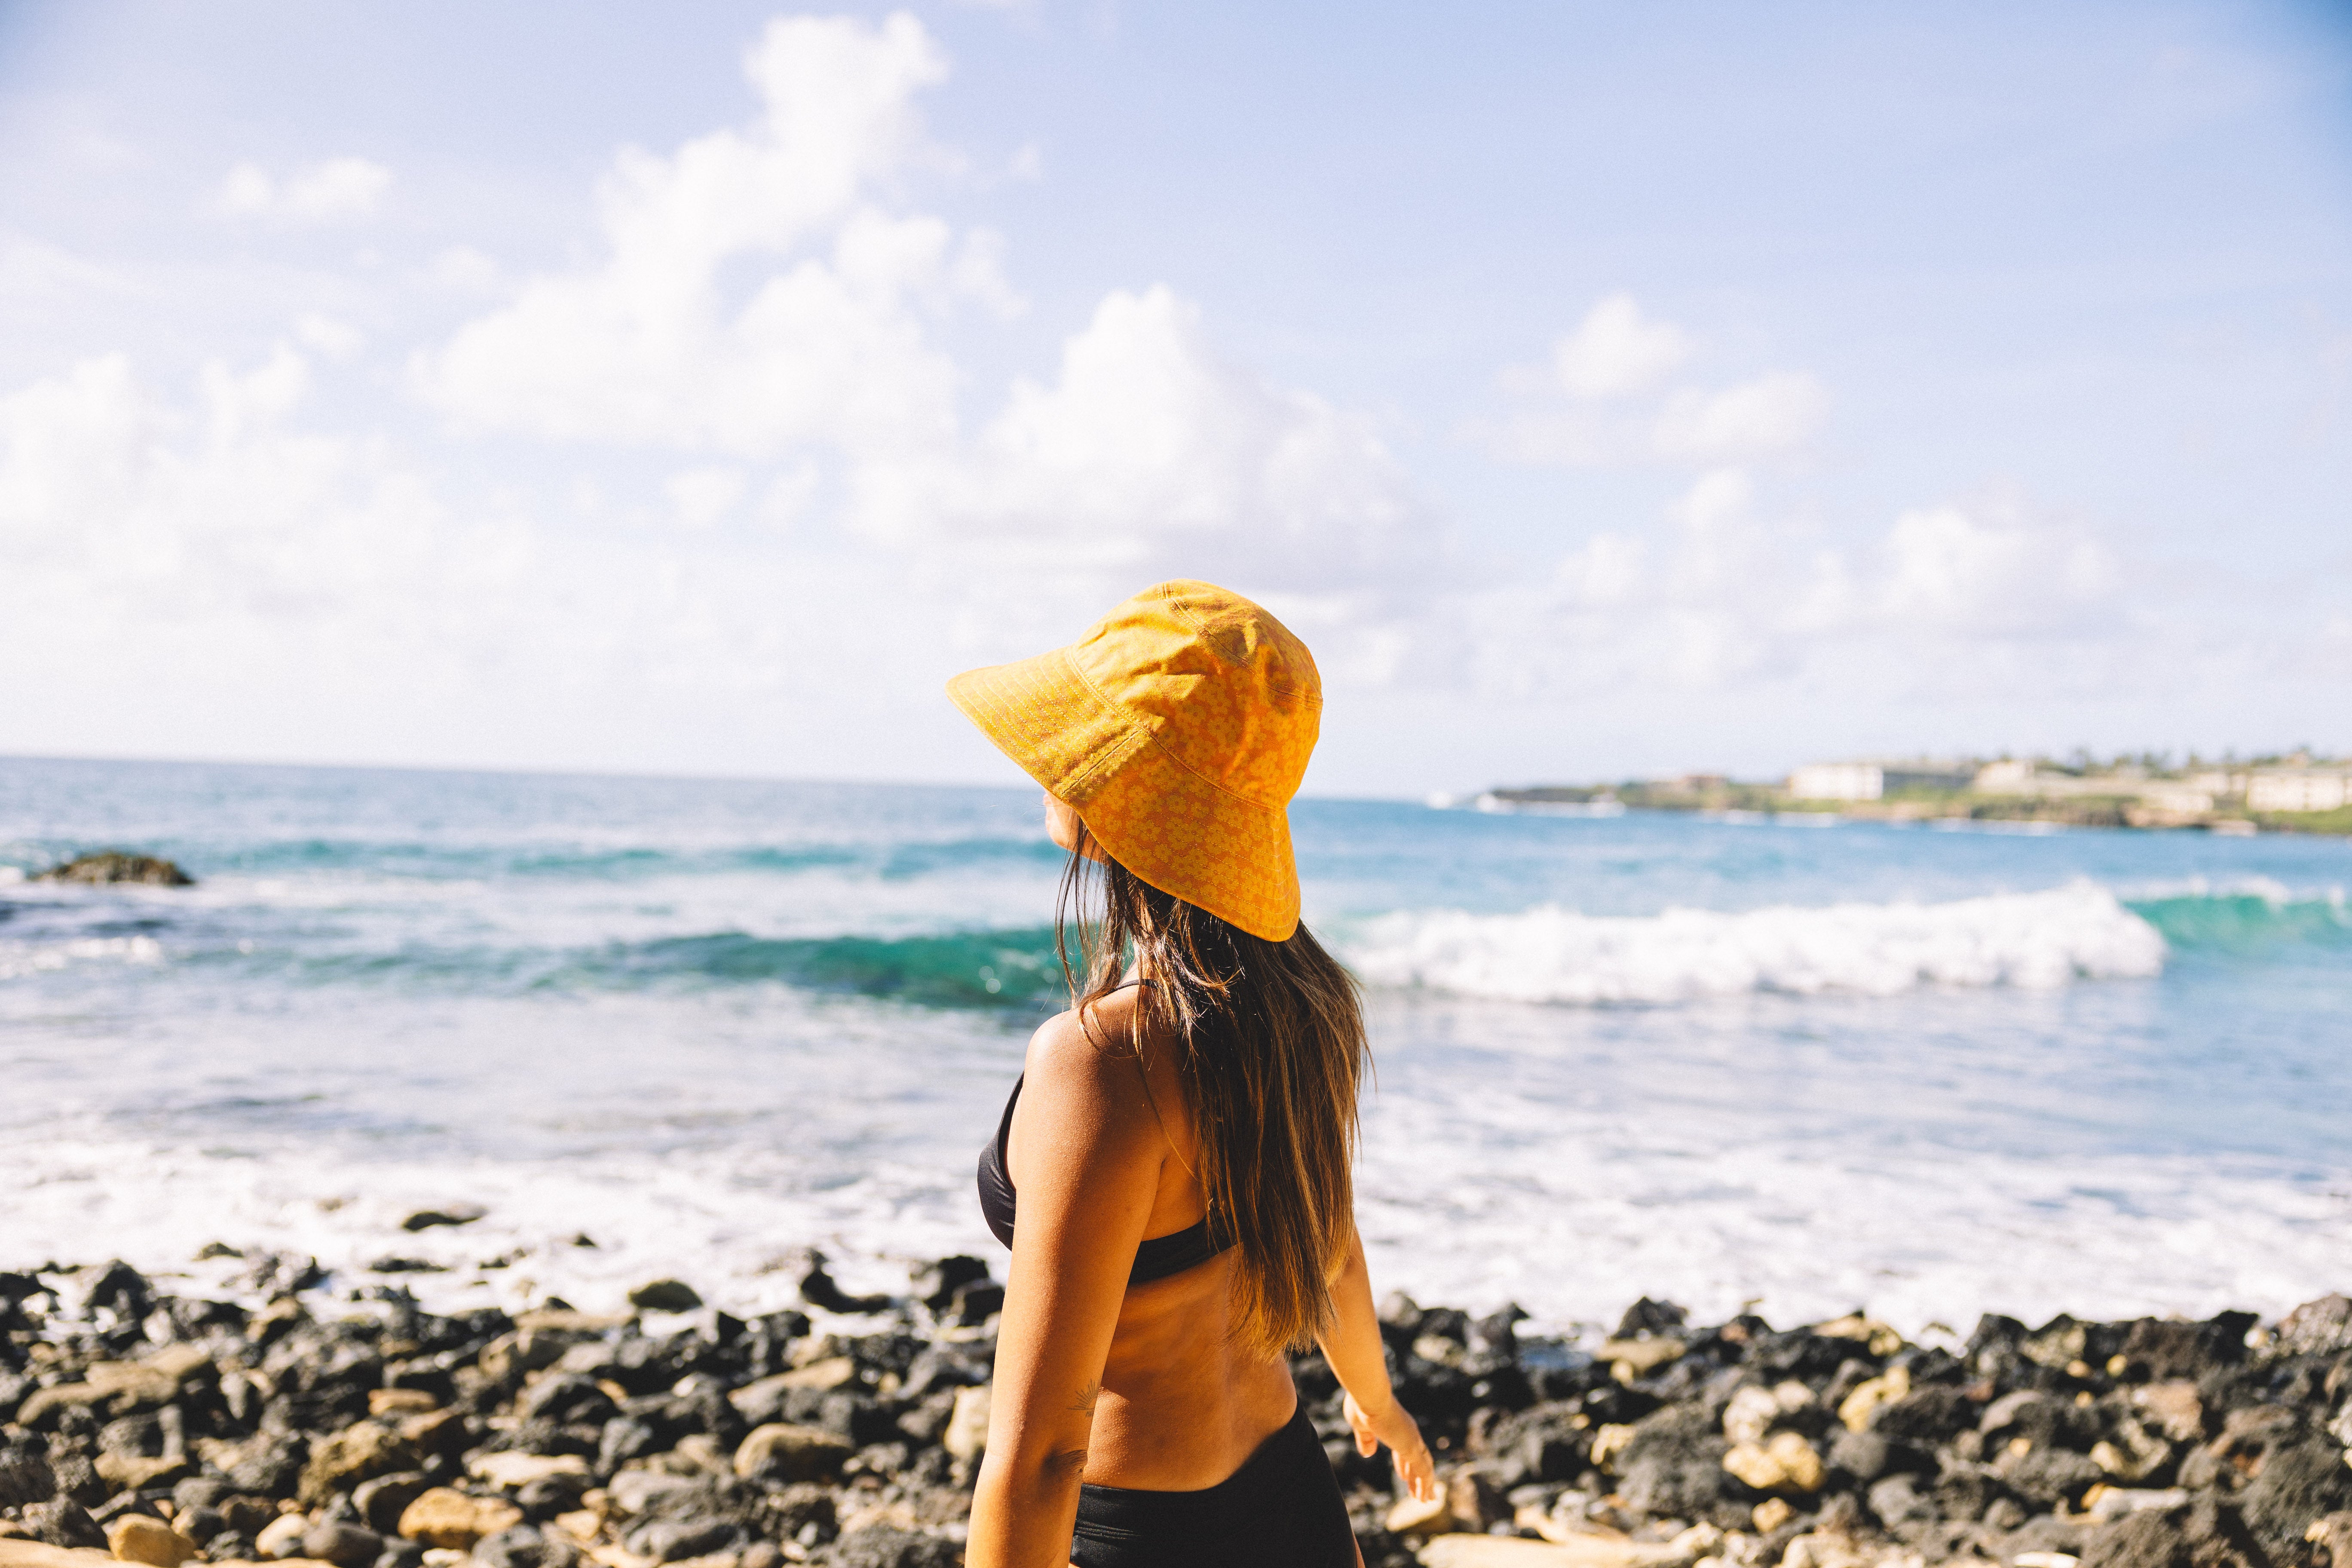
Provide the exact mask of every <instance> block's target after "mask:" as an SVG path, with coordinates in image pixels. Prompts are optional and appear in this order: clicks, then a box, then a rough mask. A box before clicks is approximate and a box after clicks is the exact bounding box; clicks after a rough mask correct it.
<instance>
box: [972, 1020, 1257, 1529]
mask: <svg viewBox="0 0 2352 1568" xmlns="http://www.w3.org/2000/svg"><path fill="white" fill-rule="evenodd" d="M1137 1011H1138V996H1137V993H1136V992H1135V991H1134V990H1132V989H1130V990H1126V991H1121V992H1118V993H1116V994H1113V995H1112V996H1110V997H1108V998H1106V999H1105V1000H1104V1001H1103V1002H1102V1003H1100V1004H1098V1005H1097V1006H1096V1007H1095V1008H1094V1009H1093V1010H1092V1012H1091V1014H1090V1016H1089V1021H1090V1023H1091V1025H1092V1027H1091V1029H1082V1028H1081V1027H1080V1026H1079V1024H1078V1021H1077V1018H1076V1015H1073V1014H1065V1015H1063V1016H1061V1017H1059V1018H1056V1019H1055V1020H1053V1021H1052V1022H1050V1023H1049V1024H1047V1025H1046V1026H1045V1027H1043V1028H1041V1029H1039V1030H1038V1031H1037V1034H1036V1036H1035V1037H1034V1038H1033V1039H1032V1040H1031V1042H1030V1047H1029V1053H1028V1058H1027V1064H1026V1072H1027V1085H1028V1087H1027V1088H1026V1089H1024V1092H1023V1095H1022V1098H1021V1101H1020V1103H1019V1104H1018V1105H1017V1106H1016V1107H1015V1108H1014V1110H1013V1127H1012V1133H1011V1137H1010V1139H1009V1141H1008V1146H1007V1150H1006V1163H1007V1166H1008V1173H1009V1174H1010V1175H1011V1176H1012V1178H1013V1185H1014V1186H1015V1187H1016V1188H1017V1189H1018V1190H1019V1191H1020V1192H1021V1193H1022V1194H1023V1197H1022V1215H1021V1223H1022V1226H1023V1228H1024V1231H1025V1230H1026V1229H1027V1227H1028V1226H1030V1225H1031V1224H1032V1215H1033V1213H1034V1206H1033V1205H1042V1204H1044V1203H1045V1202H1048V1201H1050V1199H1049V1198H1048V1196H1047V1194H1050V1193H1051V1192H1053V1191H1055V1189H1056V1187H1057V1186H1059V1185H1062V1184H1070V1183H1073V1182H1075V1183H1076V1184H1078V1185H1080V1186H1081V1187H1086V1188H1095V1187H1099V1186H1102V1185H1106V1184H1121V1185H1124V1186H1126V1187H1127V1188H1128V1189H1129V1192H1128V1201H1127V1203H1126V1204H1125V1205H1121V1217H1125V1216H1126V1215H1138V1216H1139V1220H1140V1223H1139V1226H1137V1227H1136V1228H1135V1230H1134V1233H1133V1235H1131V1236H1128V1235H1109V1234H1101V1231H1102V1230H1103V1229H1104V1228H1106V1227H1101V1226H1073V1227H1069V1228H1068V1229H1067V1230H1066V1232H1065V1233H1063V1234H1064V1235H1065V1237H1066V1239H1065V1240H1064V1241H1063V1243H1062V1246H1060V1247H1055V1248H1054V1249H1053V1250H1054V1251H1055V1252H1059V1251H1061V1250H1062V1248H1063V1247H1066V1246H1070V1245H1075V1246H1076V1247H1082V1248H1085V1249H1087V1250H1089V1251H1100V1252H1107V1253H1108V1254H1110V1255H1112V1261H1114V1262H1115V1263H1116V1264H1117V1268H1118V1273H1119V1275H1120V1277H1121V1278H1122V1279H1123V1278H1124V1275H1125V1271H1126V1268H1127V1265H1128V1260H1129V1259H1130V1258H1132V1257H1133V1254H1134V1248H1135V1242H1136V1241H1138V1240H1140V1239H1142V1238H1144V1237H1162V1236H1168V1235H1171V1234H1172V1233H1174V1232H1178V1231H1181V1230H1183V1229H1185V1228H1186V1227H1187V1226H1192V1225H1194V1224H1196V1223H1198V1222H1199V1221H1200V1219H1201V1218H1202V1215H1203V1214H1204V1213H1205V1212H1206V1209H1205V1204H1204V1201H1203V1196H1202V1191H1201V1184H1200V1182H1199V1181H1198V1179H1197V1178H1196V1177H1195V1176H1194V1174H1193V1171H1194V1169H1195V1168H1196V1167H1197V1165H1198V1163H1199V1162H1198V1158H1197V1149H1198V1137H1197V1134H1196V1133H1195V1131H1194V1129H1193V1125H1192V1113H1191V1110H1190V1108H1189V1106H1188V1105H1187V1104H1186V1102H1185V1097H1184V1092H1183V1086H1182V1083H1181V1079H1180V1078H1179V1076H1178V1073H1177V1070H1176V1065H1175V1060H1174V1049H1175V1048H1174V1046H1173V1044H1172V1042H1171V1041H1169V1040H1168V1039H1166V1038H1164V1037H1156V1035H1155V1032H1154V1031H1151V1030H1150V1029H1147V1030H1145V1031H1144V1033H1143V1036H1142V1038H1141V1040H1140V1043H1139V1047H1138V1046H1136V1045H1134V1044H1131V1043H1130V1042H1133V1041H1135V1039H1136V1035H1135V1024H1136V1015H1137ZM1089 1035H1091V1038H1089ZM1074 1099H1075V1100H1080V1101H1083V1102H1085V1103H1086V1105H1087V1112H1088V1114H1087V1115H1086V1116H1085V1117H1084V1118H1083V1120H1084V1121H1087V1122H1090V1123H1091V1122H1097V1121H1099V1122H1101V1123H1103V1124H1104V1125H1102V1126H1100V1127H1099V1128H1097V1127H1094V1126H1081V1127H1077V1128H1073V1127H1072V1126H1071V1125H1070V1124H1069V1123H1070V1120H1071V1119H1070V1118H1069V1117H1068V1116H1067V1115H1066V1114H1057V1112H1066V1110H1067V1108H1068V1106H1069V1103H1070V1101H1071V1100H1074ZM1089 1133H1098V1134H1100V1135H1097V1136H1088V1134H1089ZM1030 1194H1036V1196H1035V1197H1032V1196H1031V1195H1030ZM1036 1218H1037V1219H1038V1220H1040V1221H1044V1220H1045V1218H1046V1216H1045V1215H1042V1214H1039V1215H1036ZM1057 1228H1058V1227H1057ZM1118 1229H1120V1230H1122V1231H1124V1230H1125V1229H1126V1226H1118ZM1026 1250H1027V1249H1026V1248H1024V1247H1020V1246H1018V1245H1016V1247H1015V1249H1014V1258H1013V1275H1012V1280H1011V1285H1012V1289H1013V1291H1015V1292H1019V1291H1022V1290H1024V1289H1026V1288H1027V1286H1028V1284H1029V1281H1028V1280H1027V1279H1024V1273H1025V1272H1026V1270H1027V1269H1028V1268H1030V1267H1031V1266H1032V1265H1033V1264H1037V1263H1042V1264H1044V1265H1045V1268H1049V1269H1054V1270H1055V1271H1056V1272H1059V1271H1060V1270H1061V1267H1062V1266H1063V1265H1065V1264H1066V1262H1068V1261H1069V1260H1067V1259H1063V1258H1024V1252H1025V1251H1026ZM1237 1260H1238V1255H1237V1254H1236V1253H1235V1252H1234V1251H1232V1250H1230V1249H1229V1250H1227V1251H1224V1252H1221V1253H1219V1254H1218V1255H1217V1256H1216V1257H1214V1258H1211V1259H1210V1260H1209V1261H1208V1262H1206V1263H1203V1264H1201V1265H1199V1266H1197V1267H1195V1268H1189V1269H1186V1270H1185V1271H1183V1272H1182V1273H1181V1274H1175V1275H1171V1276H1170V1277H1168V1278H1166V1279H1156V1280H1152V1281H1150V1282H1149V1283H1146V1284H1139V1285H1131V1286H1127V1287H1126V1288H1125V1289H1124V1291H1123V1294H1122V1295H1121V1297H1120V1299H1119V1300H1118V1302H1117V1304H1116V1307H1115V1309H1114V1314H1115V1315H1114V1320H1113V1323H1112V1326H1111V1332H1110V1341H1109V1346H1108V1353H1107V1354H1106V1355H1105V1356H1104V1358H1103V1361H1102V1363H1101V1367H1102V1371H1101V1377H1100V1387H1099V1390H1098V1391H1097V1401H1096V1404H1095V1405H1094V1412H1093V1423H1092V1429H1091V1435H1090V1437H1089V1439H1088V1442H1087V1448H1086V1453H1085V1468H1084V1472H1083V1479H1085V1480H1087V1481H1088V1482H1090V1483H1093V1484H1095V1485H1097V1486H1111V1487H1122V1488H1129V1489H1139V1490H1150V1491H1192V1490H1197V1489H1202V1488H1204V1487H1212V1486H1214V1485H1216V1484H1217V1483H1218V1482H1220V1481H1222V1480H1223V1479H1226V1478H1227V1477H1228V1476H1231V1475H1232V1474H1233V1473H1234V1471H1235V1470H1237V1469H1238V1468H1241V1466H1242V1463H1243V1462H1244V1460H1245V1459H1247V1458H1249V1457H1250V1455H1251V1454H1252V1453H1253V1452H1254V1451H1255V1449H1256V1448H1257V1447H1258V1446H1259V1445H1260V1444H1261V1443H1263V1442H1264V1441H1265V1438H1266V1437H1267V1436H1269V1435H1270V1434H1272V1433H1273V1432H1275V1431H1276V1429H1277V1428H1279V1427H1280V1426H1282V1425H1283V1423H1284V1422H1286V1421H1287V1420H1288V1419H1289V1418H1290V1415H1291V1411H1292V1408H1293V1406H1294V1405H1295V1404H1296V1394H1295V1393H1294V1391H1293V1388H1292V1385H1291V1381H1290V1374H1289V1372H1288V1370H1287V1369H1286V1368H1285V1367H1284V1366H1283V1365H1282V1364H1281V1363H1278V1362H1275V1361H1270V1360H1263V1359H1258V1358H1255V1357H1252V1356H1250V1355H1248V1354H1247V1352H1243V1351H1242V1350H1240V1349H1239V1348H1238V1346H1237V1345H1236V1344H1235V1342H1234V1336H1233V1335H1232V1333H1231V1332H1230V1329H1231V1326H1232V1325H1231V1315H1230V1300H1231V1295H1230V1291H1231V1284H1232V1270H1233V1269H1234V1267H1235V1265H1236V1263H1237ZM1106 1305H1108V1303H1106Z"/></svg>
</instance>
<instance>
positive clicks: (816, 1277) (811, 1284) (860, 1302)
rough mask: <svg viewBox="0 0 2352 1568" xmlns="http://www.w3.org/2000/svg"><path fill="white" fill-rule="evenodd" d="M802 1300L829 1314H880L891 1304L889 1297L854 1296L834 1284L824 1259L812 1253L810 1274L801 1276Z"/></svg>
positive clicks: (809, 1267)
mask: <svg viewBox="0 0 2352 1568" xmlns="http://www.w3.org/2000/svg"><path fill="white" fill-rule="evenodd" d="M801 1300H803V1301H806V1302H807V1303H808V1304H809V1305H810V1306H812V1307H817V1308H821V1309H822V1310H825V1311H828V1312H878V1311H880V1310H883V1309H884V1308H885V1307H887V1306H888V1305H889V1304H890V1298H889V1297H887V1296H853V1295H851V1294H850V1293H849V1292H848V1291H846V1290H844V1289H842V1288H841V1287H840V1286H838V1285H836V1284H835V1283H834V1282H833V1276H832V1275H830V1274H828V1273H826V1272H825V1268H824V1258H823V1256H822V1255H819V1254H814V1253H812V1254H811V1255H810V1258H809V1266H808V1272H807V1273H805V1274H803V1275H802V1276H801Z"/></svg>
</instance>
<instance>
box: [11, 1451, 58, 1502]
mask: <svg viewBox="0 0 2352 1568" xmlns="http://www.w3.org/2000/svg"><path fill="white" fill-rule="evenodd" d="M57 1495H58V1478H57V1475H56V1473H55V1472H54V1471H52V1470H51V1469H50V1468H49V1462H48V1461H47V1459H44V1458H41V1457H40V1456H39V1455H37V1454H5V1455H0V1508H22V1507H24V1506H25V1505H26V1504H27V1503H36V1502H47V1501H48V1500H50V1499H51V1498H53V1497H55V1496H57Z"/></svg>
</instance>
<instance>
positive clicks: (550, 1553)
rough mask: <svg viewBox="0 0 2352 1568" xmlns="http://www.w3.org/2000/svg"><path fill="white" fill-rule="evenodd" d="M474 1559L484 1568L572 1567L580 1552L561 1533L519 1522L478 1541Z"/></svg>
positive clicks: (578, 1559)
mask: <svg viewBox="0 0 2352 1568" xmlns="http://www.w3.org/2000/svg"><path fill="white" fill-rule="evenodd" d="M473 1560H474V1562H475V1563H478V1564H479V1565H480V1568H572V1564H574V1563H578V1562H579V1561H580V1552H579V1549H578V1548H577V1547H575V1546H573V1545H572V1542H569V1541H567V1540H565V1539H564V1538H563V1537H562V1536H561V1535H549V1534H547V1533H545V1532H544V1531H538V1530H534V1529H532V1528H531V1527H530V1525H528V1524H518V1525H515V1526H513V1527H512V1528H511V1529H508V1530H501V1531H499V1532H498V1533H497V1534H496V1535H489V1536H485V1537H483V1538H482V1539H481V1540H480V1541H479V1542H476V1543H475V1546H474V1552H473Z"/></svg>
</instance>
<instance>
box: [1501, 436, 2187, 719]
mask: <svg viewBox="0 0 2352 1568" xmlns="http://www.w3.org/2000/svg"><path fill="white" fill-rule="evenodd" d="M1665 521H1666V522H1667V524H1668V527H1667V528H1666V529H1665V530H1664V531H1663V533H1662V534H1661V533H1656V532H1654V531H1604V532H1601V533H1599V534H1596V535H1594V536H1593V537H1592V538H1591V539H1590V540H1588V541H1587V542H1585V543H1584V544H1583V545H1582V546H1580V548H1578V549H1576V550H1574V551H1572V552H1570V553H1569V554H1567V555H1566V556H1564V557H1562V558H1561V560H1560V562H1559V565H1558V567H1557V569H1556V572H1555V574H1554V577H1553V580H1552V581H1551V582H1549V583H1548V584H1538V585H1535V586H1532V587H1510V588H1504V589H1500V590H1496V591H1495V592H1493V593H1491V594H1489V595H1486V596H1484V597H1483V598H1481V599H1475V600H1474V601H1473V602H1472V603H1471V605H1469V607H1468V610H1467V613H1468V615H1469V616H1470V617H1471V618H1472V619H1474V620H1475V621H1476V622H1477V623H1479V624H1481V625H1484V626H1486V627H1488V628H1489V632H1488V637H1487V639H1486V645H1485V647H1484V648H1483V649H1482V651H1481V654H1480V656H1479V668H1480V669H1481V670H1482V671H1483V675H1482V679H1483V680H1484V682H1485V683H1486V685H1487V686H1489V687H1490V688H1493V689H1497V690H1501V691H1509V692H1532V691H1538V690H1550V691H1552V692H1554V693H1561V694H1564V693H1579V694H1594V693H1599V692H1602V691H1615V692H1630V691H1642V690H1648V691H1654V692H1655V691H1672V690H1682V691H1733V690H1752V689H1757V688H1759V686H1761V685H1764V684H1768V683H1772V682H1779V681H1786V680H1790V679H1799V678H1803V679H1809V680H1814V681H1819V682H1822V683H1823V684H1825V685H1826V686H1828V687H1829V688H1831V689H1845V690H1848V691H1857V692H1858V691H1861V690H1864V689H1872V690H1876V691H1879V692H1880V693H1881V694H1883V693H1884V692H1885V690H1889V689H1891V690H1895V691H1897V692H1900V691H1906V690H1910V691H1915V692H1916V691H1917V690H1923V689H1934V690H1949V689H1961V688H1971V687H1981V686H1985V685H1987V684H1988V683H1995V684H1997V683H1999V682H2001V681H2007V680H2013V679H2015V678H2016V675H2017V672H2018V670H2019V669H2020V668H2028V667H2040V668H2041V669H2042V673H2041V675H2040V676H2039V679H2042V681H2043V682H2044V683H2045V684H2047V685H2050V686H2053V687H2078V688H2079V687H2097V686H2099V685H2100V684H2101V683H2103V682H2114V681H2117V680H2122V681H2126V682H2129V681H2130V680H2133V679H2138V676H2137V675H2136V674H2135V672H2134V667H2135V664H2136V663H2137V664H2138V665H2140V666H2143V667H2145V668H2156V667H2157V666H2158V665H2161V664H2162V663H2164V662H2166V658H2167V656H2166V655H2165V653H2164V651H2163V648H2162V647H2161V643H2162V639H2161V638H2159V637H2158V636H2157V635H2156V633H2155V631H2154V629H2153V628H2152V627H2151V626H2149V625H2147V623H2146V622H2145V621H2144V620H2143V619H2142V618H2141V617H2139V616H2136V615H2135V614H2134V613H2133V609H2132V599H2131V597H2130V595H2128V594H2127V593H2126V584H2125V582H2124V579H2123V574H2122V573H2121V571H2120V569H2119V567H2118V566H2117V564H2116V560H2115V558H2114V555H2113V553H2112V552H2110V551H2109V550H2108V549H2106V548H2105V546H2103V545H2102V544H2100V543H2099V542H2097V541H2096V540H2094V539H2091V538H2088V537H2085V536H2084V535H2083V534H2082V533H2080V532H2079V531H2075V530H2074V529H2071V528H2068V527H2066V526H2063V525H2062V524H2058V523H2054V522H2051V521H2043V520H2037V519H2034V518H2032V517H2031V516H2029V515H2027V514H2026V513H2025V512H2024V510H2022V509H2021V508H2020V507H2018V506H2017V505H2015V504H2014V503H2011V502H2003V501H1997V500H1995V501H1982V502H1978V503H1975V504H1972V505H1966V506H1963V505H1958V504H1951V505H1946V506H1941V507H1937V508H1932V509H1923V510H1913V511H1908V512H1905V513H1903V514H1901V515H1900V516H1898V517H1897V518H1895V521H1893V522H1892V523H1891V524H1890V525H1889V526H1888V527H1887V528H1886V529H1885V531H1884V532H1882V533H1881V534H1879V535H1878V536H1876V537H1875V538H1873V539H1871V540H1869V541H1867V542H1865V543H1864V545H1863V546H1862V547H1861V548H1860V549H1856V550H1843V551H1842V550H1837V549H1832V548H1828V547H1826V546H1823V545H1822V544H1820V543H1817V542H1813V541H1812V540H1811V538H1810V537H1809V535H1808V534H1807V533H1806V532H1805V531H1801V530H1798V529H1796V528H1794V527H1792V526H1790V524H1788V523H1786V522H1784V521H1775V520H1772V519H1769V518H1767V517H1763V516H1759V510H1758V497H1757V491H1756V488H1755V485H1754V482H1753V480H1752V479H1751V478H1750V477H1749V476H1748V473H1746V472H1745V471H1744V470H1741V469H1738V468H1722V469H1716V470H1711V471H1709V472H1707V473H1706V474H1703V475H1702V476H1700V477H1699V478H1698V479H1697V480H1696V482H1695V483H1693V484H1692V486H1691V487H1690V488H1689V489H1688V490H1686V491H1685V493H1684V494H1683V496H1682V497H1681V498H1679V499H1678V500H1676V501H1675V503H1674V504H1673V505H1672V506H1671V507H1669V508H1668V509H1667V515H1666V520H1665Z"/></svg>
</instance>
